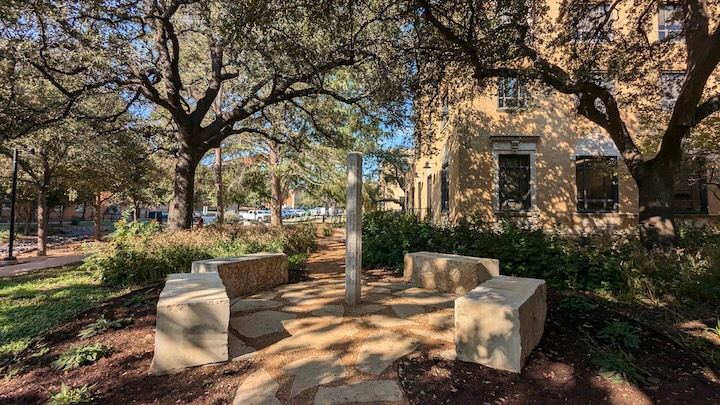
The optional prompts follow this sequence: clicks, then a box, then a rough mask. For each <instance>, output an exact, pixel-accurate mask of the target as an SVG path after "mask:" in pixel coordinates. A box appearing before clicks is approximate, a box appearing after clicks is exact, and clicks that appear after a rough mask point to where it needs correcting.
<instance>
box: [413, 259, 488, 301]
mask: <svg viewBox="0 0 720 405" xmlns="http://www.w3.org/2000/svg"><path fill="white" fill-rule="evenodd" d="M404 267H405V268H404V279H405V281H406V282H408V283H410V284H414V285H417V286H418V287H423V288H428V289H431V290H438V291H441V292H449V293H453V294H459V295H462V294H465V293H467V292H468V291H470V290H472V289H473V288H475V287H477V286H478V285H480V284H481V283H483V282H485V281H487V280H490V279H491V278H493V277H495V276H497V275H499V274H500V262H499V261H498V260H497V259H484V258H480V257H471V256H459V255H451V254H444V253H434V252H415V253H407V254H405V266H404Z"/></svg>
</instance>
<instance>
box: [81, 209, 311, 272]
mask: <svg viewBox="0 0 720 405" xmlns="http://www.w3.org/2000/svg"><path fill="white" fill-rule="evenodd" d="M115 227H116V231H115V232H114V233H113V234H112V235H111V242H110V243H109V244H108V245H107V246H104V247H103V248H102V249H101V250H100V251H98V252H96V253H94V254H93V255H92V256H90V257H89V258H88V259H86V260H85V263H84V264H83V267H84V268H85V269H90V270H96V271H99V272H100V274H101V275H102V279H103V281H104V282H105V283H107V284H110V285H121V286H129V285H136V284H144V283H148V282H154V281H159V280H162V279H163V278H165V276H166V275H167V274H170V273H184V272H188V271H190V267H191V264H192V262H193V261H196V260H205V259H211V258H214V257H229V256H238V255H244V254H248V253H256V252H261V251H267V252H284V253H286V254H288V255H293V254H299V253H303V254H307V253H310V252H311V251H312V249H313V248H314V246H315V232H316V230H315V227H314V226H313V225H310V224H303V225H293V226H286V227H266V226H261V225H258V226H242V225H235V226H225V227H222V228H217V227H210V226H208V227H203V228H199V229H194V230H191V231H190V230H188V231H175V232H162V231H161V227H160V226H159V225H158V224H155V223H149V224H146V223H142V222H128V221H125V220H121V221H119V222H117V223H116V225H115Z"/></svg>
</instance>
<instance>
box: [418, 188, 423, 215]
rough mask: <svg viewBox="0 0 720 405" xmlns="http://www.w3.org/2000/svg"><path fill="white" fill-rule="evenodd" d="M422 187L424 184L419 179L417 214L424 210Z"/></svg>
mask: <svg viewBox="0 0 720 405" xmlns="http://www.w3.org/2000/svg"><path fill="white" fill-rule="evenodd" d="M422 189H423V184H422V182H421V181H418V184H417V216H418V217H419V216H420V212H421V211H422Z"/></svg>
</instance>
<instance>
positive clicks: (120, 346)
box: [0, 284, 251, 405]
mask: <svg viewBox="0 0 720 405" xmlns="http://www.w3.org/2000/svg"><path fill="white" fill-rule="evenodd" d="M161 288H162V284H159V285H155V286H152V287H147V288H144V289H142V290H140V291H136V292H133V293H131V294H128V295H126V296H123V297H119V298H117V299H114V300H112V301H109V302H107V303H105V304H103V305H101V306H99V307H97V308H95V309H93V310H91V311H88V312H86V313H85V314H84V315H82V316H80V317H78V319H76V320H74V321H72V322H70V323H67V324H65V325H63V326H62V327H60V328H58V329H56V330H54V331H52V332H51V333H50V334H48V335H47V336H45V338H44V339H43V340H42V342H40V343H39V344H38V345H35V346H34V347H33V348H31V349H30V350H28V351H27V354H28V355H29V354H31V353H32V352H33V351H35V352H37V351H38V349H40V347H43V346H44V347H48V348H50V351H49V352H48V353H46V354H45V355H42V356H39V357H30V356H25V357H24V358H23V359H22V360H21V361H20V363H18V364H14V365H13V367H15V368H18V367H20V368H21V369H22V370H23V373H22V374H21V375H19V376H17V377H14V378H11V379H8V378H6V379H0V403H3V404H5V403H11V404H40V403H45V402H46V401H47V400H48V399H49V397H50V396H51V394H52V393H56V392H58V391H59V390H60V385H61V384H62V383H65V384H66V385H68V386H69V387H82V386H83V385H85V384H87V385H94V387H93V389H92V392H93V397H94V399H95V403H99V404H123V405H127V404H149V403H159V404H168V403H198V404H200V403H202V404H226V403H230V401H231V400H232V398H233V396H234V395H235V391H236V390H237V387H238V381H239V380H240V378H241V376H243V373H244V372H245V370H246V369H247V368H248V366H249V365H250V364H251V363H250V362H249V361H233V362H228V363H225V364H221V365H215V366H206V367H196V368H193V369H190V370H187V371H184V372H182V373H178V374H174V375H169V376H152V375H150V362H151V361H152V356H153V344H154V336H155V334H154V332H155V331H154V329H155V305H154V304H153V305H149V306H144V307H127V306H125V303H126V302H127V300H128V298H129V296H131V295H136V294H145V295H146V296H147V297H148V298H149V299H150V300H152V301H153V302H157V299H158V295H159V294H160V289H161ZM100 314H105V317H106V318H111V319H118V318H124V317H130V316H131V317H132V318H133V322H132V324H130V326H129V327H127V328H126V329H116V330H110V331H108V332H106V333H103V334H101V335H98V336H95V337H93V338H90V339H79V338H78V337H77V333H78V332H79V331H80V330H81V329H83V328H84V327H85V326H87V325H88V324H90V323H92V322H93V321H95V320H96V319H97V317H98V316H99V315H100ZM86 342H100V343H102V344H105V345H112V347H113V350H112V355H111V356H110V357H107V358H102V359H100V360H99V361H98V362H96V363H95V364H92V365H88V366H83V367H80V368H78V369H75V370H72V371H67V372H62V371H53V370H52V369H50V363H51V362H52V361H53V360H55V359H57V358H58V356H59V355H60V353H62V352H63V351H64V350H65V349H67V348H69V347H70V346H71V345H78V344H82V343H86Z"/></svg>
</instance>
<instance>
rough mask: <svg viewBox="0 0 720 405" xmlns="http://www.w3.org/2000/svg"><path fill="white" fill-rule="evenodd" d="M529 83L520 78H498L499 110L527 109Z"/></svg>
mask: <svg viewBox="0 0 720 405" xmlns="http://www.w3.org/2000/svg"><path fill="white" fill-rule="evenodd" d="M527 99H528V91H527V82H526V81H525V80H523V79H522V78H519V77H498V106H497V108H498V110H524V109H526V108H527Z"/></svg>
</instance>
